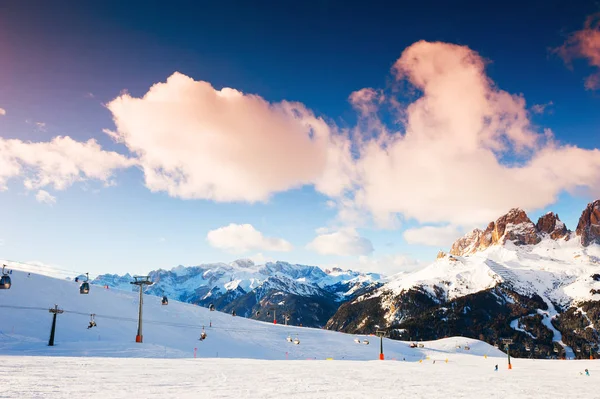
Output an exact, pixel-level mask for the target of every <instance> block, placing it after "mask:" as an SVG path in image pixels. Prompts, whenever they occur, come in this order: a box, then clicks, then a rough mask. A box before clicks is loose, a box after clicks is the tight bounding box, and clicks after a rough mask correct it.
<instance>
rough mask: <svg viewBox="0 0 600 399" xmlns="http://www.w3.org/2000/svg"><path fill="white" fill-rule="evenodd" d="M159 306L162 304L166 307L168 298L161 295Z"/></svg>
mask: <svg viewBox="0 0 600 399" xmlns="http://www.w3.org/2000/svg"><path fill="white" fill-rule="evenodd" d="M161 304H163V305H168V304H169V298H167V296H166V295H163V297H162V301H161Z"/></svg>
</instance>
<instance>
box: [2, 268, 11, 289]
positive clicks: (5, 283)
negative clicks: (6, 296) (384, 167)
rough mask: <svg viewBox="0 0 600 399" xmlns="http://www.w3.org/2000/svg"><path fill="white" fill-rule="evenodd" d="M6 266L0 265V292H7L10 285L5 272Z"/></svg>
mask: <svg viewBox="0 0 600 399" xmlns="http://www.w3.org/2000/svg"><path fill="white" fill-rule="evenodd" d="M4 269H6V265H2V277H0V290H9V289H10V286H11V285H12V283H11V281H10V277H9V275H8V273H6V272H5V270H4Z"/></svg>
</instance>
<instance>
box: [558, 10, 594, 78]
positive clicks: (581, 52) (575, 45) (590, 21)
mask: <svg viewBox="0 0 600 399" xmlns="http://www.w3.org/2000/svg"><path fill="white" fill-rule="evenodd" d="M554 51H555V52H556V53H558V54H559V55H560V56H561V57H562V58H563V59H564V60H565V62H566V63H567V64H569V65H570V64H571V62H572V61H573V60H574V59H576V58H584V59H586V60H587V61H588V63H589V64H590V66H592V67H593V68H596V69H598V70H597V71H596V72H595V73H593V74H592V75H590V76H588V77H587V78H586V80H585V88H586V89H588V90H594V89H598V88H600V13H598V14H595V15H592V16H590V17H588V18H587V19H586V21H585V25H584V27H583V29H582V30H579V31H577V32H574V33H573V34H571V35H570V36H569V38H568V39H567V41H566V42H565V43H564V44H563V45H562V46H560V47H559V48H557V49H555V50H554Z"/></svg>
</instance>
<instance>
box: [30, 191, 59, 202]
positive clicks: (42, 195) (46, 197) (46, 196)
mask: <svg viewBox="0 0 600 399" xmlns="http://www.w3.org/2000/svg"><path fill="white" fill-rule="evenodd" d="M35 199H36V200H37V202H39V203H42V204H48V205H53V204H56V197H54V196H52V195H51V194H50V193H49V192H48V191H45V190H39V191H38V192H37V194H36V195H35Z"/></svg>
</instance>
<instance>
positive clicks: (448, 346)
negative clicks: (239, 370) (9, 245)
mask: <svg viewBox="0 0 600 399" xmlns="http://www.w3.org/2000/svg"><path fill="white" fill-rule="evenodd" d="M11 277H12V280H13V286H12V288H11V289H10V290H1V291H0V355H6V354H10V355H62V356H111V357H160V358H162V357H171V358H172V357H188V358H189V357H193V356H194V348H197V351H196V356H198V357H226V358H255V359H286V358H287V359H290V360H293V359H306V358H310V359H315V358H316V359H325V358H328V357H332V358H335V359H355V360H360V359H363V360H367V359H377V358H378V356H379V345H378V342H377V338H376V337H371V336H359V337H358V338H360V340H364V339H368V340H370V345H364V344H356V343H355V342H354V339H355V338H356V337H355V336H353V335H348V334H344V333H339V332H334V331H327V330H322V329H313V328H301V327H293V326H285V325H281V324H277V325H274V324H271V323H265V322H260V321H256V320H249V319H245V318H241V317H233V316H231V315H229V314H225V313H221V312H218V311H214V312H211V311H209V310H208V309H206V308H204V307H200V306H194V305H191V304H187V303H181V302H177V301H173V300H172V301H170V302H169V304H168V305H167V306H163V305H161V303H160V298H159V297H155V296H151V295H146V296H145V297H144V308H143V309H144V313H143V318H144V324H143V337H144V343H143V344H138V343H135V335H136V331H137V316H138V295H137V294H136V293H133V292H129V291H121V290H116V289H105V288H101V287H98V286H92V288H91V291H90V293H89V294H88V295H81V294H79V290H78V284H77V283H74V282H71V281H65V280H59V279H54V278H50V277H46V276H41V275H37V274H32V275H31V276H30V277H27V273H23V272H19V271H14V272H13V274H12V275H11ZM55 304H57V305H58V306H59V308H61V309H63V310H64V313H62V314H59V315H58V316H57V326H56V337H55V339H56V341H55V342H56V345H55V346H54V347H48V346H47V343H48V337H49V334H50V327H51V321H52V314H50V313H49V311H48V309H49V308H51V307H53V306H54V305H55ZM91 314H95V321H96V323H97V326H96V327H93V328H91V329H88V328H87V327H88V325H89V321H90V315H91ZM203 329H204V331H205V332H206V333H207V337H206V339H205V340H204V341H200V340H199V339H198V338H199V336H200V334H201V332H202V330H203ZM288 336H289V337H291V338H296V337H297V338H298V339H299V340H300V344H299V345H294V344H293V343H290V342H288V341H287V339H286V338H287V337H288ZM384 341H385V342H384V351H385V353H386V356H387V357H388V359H392V358H393V359H398V360H399V359H402V358H405V359H406V360H407V361H418V360H421V359H425V358H426V357H427V356H431V357H434V358H437V359H440V360H441V359H445V358H446V357H447V356H449V355H452V354H455V353H456V352H457V349H455V345H456V343H457V342H459V343H460V344H461V345H464V344H468V345H470V347H471V350H470V351H469V352H465V353H468V354H473V355H479V356H481V355H488V356H502V355H503V354H502V353H501V352H499V351H498V350H496V349H495V348H493V347H491V346H489V345H487V344H485V343H483V342H480V341H476V340H472V339H466V338H451V339H446V340H441V341H439V342H425V343H424V344H425V347H424V348H416V349H411V348H409V346H408V343H406V342H399V341H392V340H388V339H385V340H384Z"/></svg>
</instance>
